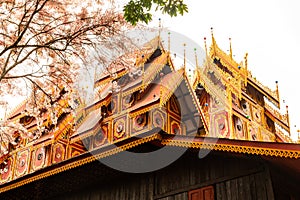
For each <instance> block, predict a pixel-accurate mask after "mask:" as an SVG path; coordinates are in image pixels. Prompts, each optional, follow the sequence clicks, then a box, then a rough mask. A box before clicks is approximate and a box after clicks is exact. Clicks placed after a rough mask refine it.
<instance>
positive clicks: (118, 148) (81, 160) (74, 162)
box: [0, 130, 161, 193]
mask: <svg viewBox="0 0 300 200" xmlns="http://www.w3.org/2000/svg"><path fill="white" fill-rule="evenodd" d="M154 131H155V130H154ZM160 138H161V136H160V134H158V133H155V132H154V133H153V132H150V133H148V134H145V135H144V137H142V138H129V139H127V140H124V141H121V142H119V143H118V144H116V143H115V144H112V145H108V146H104V147H102V148H100V149H96V150H94V151H93V152H87V153H84V154H82V155H79V156H77V157H73V158H71V159H68V160H65V161H63V162H60V163H58V164H56V165H52V166H49V167H46V168H44V169H43V170H40V171H36V172H34V173H32V174H27V175H25V176H23V177H21V179H17V180H14V181H11V182H8V183H6V184H3V185H1V188H0V193H3V192H5V191H8V190H12V189H14V188H17V187H21V186H23V185H25V184H28V183H31V182H34V181H37V180H40V179H44V178H47V177H49V176H52V175H55V174H58V173H61V172H64V171H67V170H70V169H72V168H75V167H79V166H81V165H85V164H88V163H91V162H93V161H96V160H99V159H101V158H105V157H108V156H111V155H114V154H117V153H120V152H122V151H126V150H128V149H131V148H133V147H136V146H139V145H141V144H144V143H147V142H150V141H153V140H160Z"/></svg>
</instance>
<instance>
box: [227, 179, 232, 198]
mask: <svg viewBox="0 0 300 200" xmlns="http://www.w3.org/2000/svg"><path fill="white" fill-rule="evenodd" d="M226 194H227V198H228V199H232V197H231V184H230V180H229V181H226Z"/></svg>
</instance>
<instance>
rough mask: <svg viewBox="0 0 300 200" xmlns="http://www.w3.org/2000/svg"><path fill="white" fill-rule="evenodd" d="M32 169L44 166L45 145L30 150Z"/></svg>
mask: <svg viewBox="0 0 300 200" xmlns="http://www.w3.org/2000/svg"><path fill="white" fill-rule="evenodd" d="M32 163H33V165H32V169H33V170H34V171H35V170H37V169H41V168H43V167H45V164H46V147H40V148H38V149H36V150H34V151H32Z"/></svg>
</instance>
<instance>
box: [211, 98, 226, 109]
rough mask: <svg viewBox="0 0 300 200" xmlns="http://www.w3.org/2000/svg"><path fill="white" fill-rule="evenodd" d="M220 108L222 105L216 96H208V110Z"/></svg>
mask: <svg viewBox="0 0 300 200" xmlns="http://www.w3.org/2000/svg"><path fill="white" fill-rule="evenodd" d="M220 108H222V109H223V108H224V105H223V104H222V103H221V102H220V101H219V99H218V98H216V97H215V98H213V97H210V110H211V112H214V111H216V110H220Z"/></svg>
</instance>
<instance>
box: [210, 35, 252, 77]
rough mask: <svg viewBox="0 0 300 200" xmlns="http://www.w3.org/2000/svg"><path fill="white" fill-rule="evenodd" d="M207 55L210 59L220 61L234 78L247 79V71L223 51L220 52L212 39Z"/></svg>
mask: <svg viewBox="0 0 300 200" xmlns="http://www.w3.org/2000/svg"><path fill="white" fill-rule="evenodd" d="M209 55H210V57H211V58H212V59H218V60H220V62H221V64H222V65H223V66H224V67H226V68H227V69H228V70H230V71H231V72H232V73H233V75H234V77H241V78H243V79H246V78H247V75H248V73H247V70H246V69H245V68H244V67H243V66H241V65H240V64H238V63H237V62H235V60H234V59H232V58H231V57H230V55H227V54H226V53H225V52H224V51H223V50H221V49H220V48H219V46H218V45H217V43H216V41H215V40H214V39H213V42H212V44H211V47H210V52H209Z"/></svg>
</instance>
